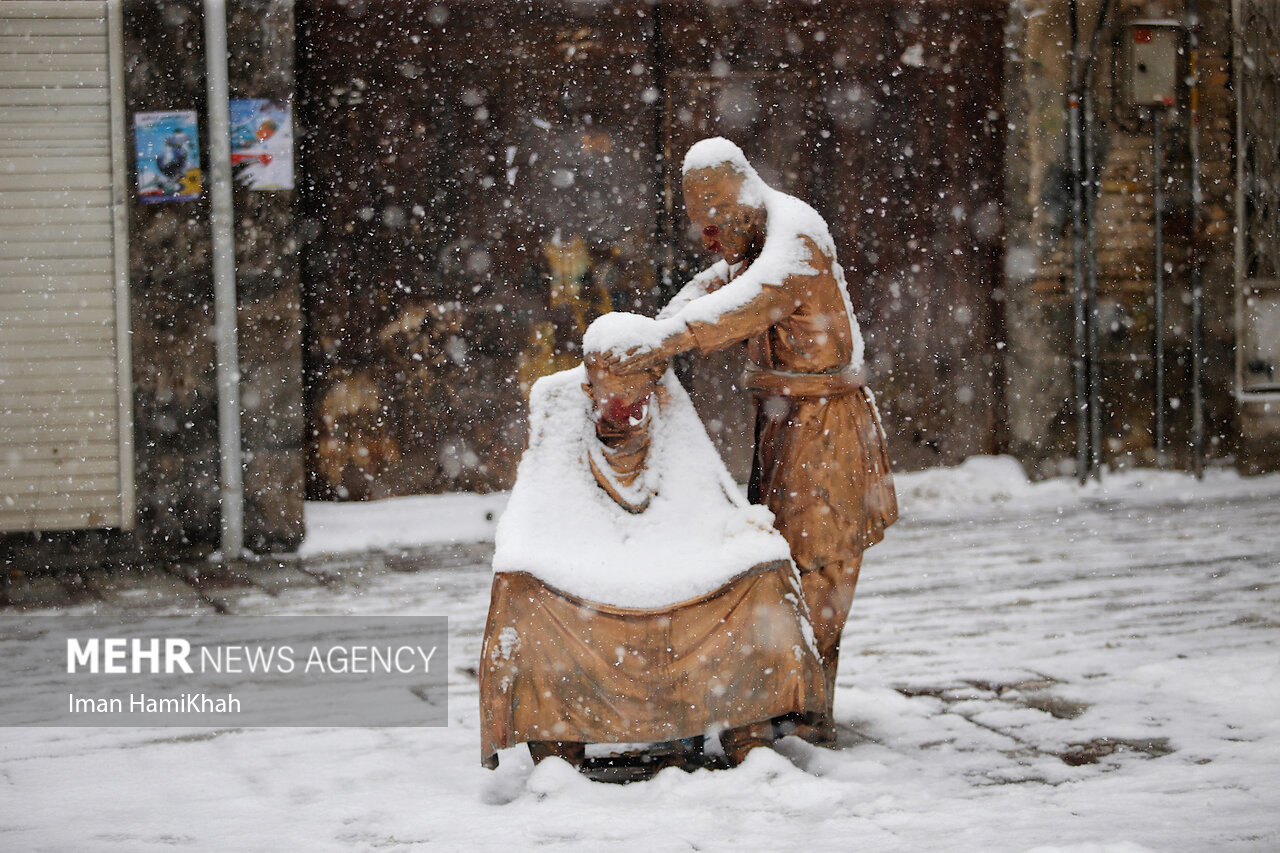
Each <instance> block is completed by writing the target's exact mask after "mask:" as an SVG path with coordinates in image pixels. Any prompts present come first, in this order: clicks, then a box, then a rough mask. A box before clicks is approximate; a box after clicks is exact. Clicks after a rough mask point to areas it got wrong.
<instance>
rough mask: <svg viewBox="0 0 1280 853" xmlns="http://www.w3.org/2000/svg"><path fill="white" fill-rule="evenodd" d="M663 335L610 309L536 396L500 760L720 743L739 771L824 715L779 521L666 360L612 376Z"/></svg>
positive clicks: (491, 717)
mask: <svg viewBox="0 0 1280 853" xmlns="http://www.w3.org/2000/svg"><path fill="white" fill-rule="evenodd" d="M658 326H659V324H658V323H657V322H656V321H654V320H650V319H647V318H643V317H638V316H635V315H628V314H609V315H606V316H604V317H602V318H600V319H599V320H597V321H596V323H594V324H593V325H592V327H591V328H590V329H589V330H588V332H587V335H586V336H585V339H584V342H583V349H584V354H585V364H584V365H583V366H581V367H578V368H575V369H573V370H568V371H563V372H561V373H557V374H554V375H552V376H548V377H544V378H543V379H541V380H539V381H538V383H537V384H536V385H535V386H534V388H533V392H532V394H531V397H530V437H529V446H528V448H527V449H526V451H525V454H524V456H523V457H522V459H521V462H520V467H519V470H518V473H517V478H516V485H515V488H514V489H513V490H512V494H511V500H510V502H509V504H508V507H507V510H506V512H505V513H504V514H503V517H502V519H501V521H500V523H499V527H498V532H497V537H496V541H495V554H494V578H493V589H492V596H491V599H490V607H489V617H488V623H487V625H486V628H485V640H484V647H483V651H482V655H481V662H480V709H481V729H482V731H481V737H482V744H481V751H482V760H483V762H484V764H485V765H486V766H488V767H494V766H497V763H498V750H500V749H504V748H507V747H511V746H514V745H516V744H519V743H522V742H523V743H527V744H528V745H529V749H530V752H531V753H532V754H533V755H534V757H535V759H541V758H543V757H545V756H547V755H559V756H561V757H563V758H565V759H567V760H569V761H571V762H573V763H575V764H579V765H580V764H582V762H583V761H584V759H585V758H586V755H587V746H588V745H589V744H597V745H610V744H661V743H668V744H669V743H671V742H678V741H683V742H686V743H703V742H705V739H706V738H708V737H712V738H718V742H719V744H720V745H721V746H722V747H723V754H724V756H725V758H724V759H722V760H724V761H726V762H727V763H736V762H737V761H740V760H741V758H742V757H743V756H744V755H745V754H746V752H747V750H748V749H750V748H751V747H752V746H755V745H758V744H760V743H765V742H768V741H770V740H771V739H772V737H773V736H774V734H775V721H777V720H781V719H789V720H791V719H794V720H806V719H814V718H817V717H820V716H821V715H822V714H824V713H825V711H826V708H827V698H826V688H825V684H824V679H823V670H822V663H821V660H820V658H819V656H818V653H817V649H816V647H815V645H814V639H813V633H812V629H811V627H810V625H809V622H808V618H807V615H806V613H805V609H804V608H805V605H804V597H803V594H802V591H801V588H800V581H799V576H798V574H797V572H796V569H795V566H794V564H793V563H792V561H791V559H790V552H789V548H788V546H787V543H786V540H785V539H784V538H783V537H782V536H781V534H779V533H778V532H777V531H776V530H774V528H773V518H772V515H771V514H770V513H769V511H768V510H767V509H765V508H763V507H759V506H753V505H751V504H750V503H748V502H747V500H746V499H745V497H744V496H743V495H742V493H741V491H740V489H739V488H738V486H737V484H735V483H734V482H733V480H732V479H731V478H730V476H729V474H728V472H727V470H726V469H725V467H724V464H723V462H722V461H721V460H720V457H719V456H718V454H717V453H716V451H715V448H714V447H713V446H712V444H711V441H710V439H709V438H708V437H707V435H706V432H705V430H704V429H703V427H702V424H701V422H700V421H699V419H698V417H697V414H696V412H695V411H694V409H693V405H692V403H691V402H690V401H689V398H688V396H687V394H686V393H685V391H684V389H683V388H681V387H680V384H679V383H678V382H677V381H676V380H675V377H674V375H673V374H672V373H670V372H669V371H668V370H667V367H666V364H665V363H662V364H658V365H654V366H651V367H649V368H648V369H645V370H642V371H635V372H631V373H628V374H626V375H620V374H618V373H616V372H613V371H610V370H608V369H607V368H606V363H607V362H608V360H609V359H607V358H606V357H605V356H606V355H607V354H608V353H611V352H612V351H614V350H618V349H621V350H628V351H629V350H632V349H634V347H635V346H638V345H639V346H643V345H644V342H645V340H647V339H650V338H652V337H653V335H654V334H656V331H655V330H657V329H658ZM709 752H711V753H714V752H716V750H714V748H713V749H711V750H709ZM696 763H697V756H691V757H690V760H689V762H688V764H696ZM686 766H688V765H686Z"/></svg>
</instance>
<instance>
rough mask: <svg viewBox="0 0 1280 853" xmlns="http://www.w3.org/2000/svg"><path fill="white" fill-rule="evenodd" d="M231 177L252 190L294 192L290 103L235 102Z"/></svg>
mask: <svg viewBox="0 0 1280 853" xmlns="http://www.w3.org/2000/svg"><path fill="white" fill-rule="evenodd" d="M231 174H232V175H233V176H234V179H235V182H236V183H237V184H239V185H240V186H243V187H248V188H249V189H251V190H291V189H293V107H292V105H291V104H290V103H289V102H288V101H271V100H267V99H265V98H244V99H239V98H237V99H233V100H232V101H231Z"/></svg>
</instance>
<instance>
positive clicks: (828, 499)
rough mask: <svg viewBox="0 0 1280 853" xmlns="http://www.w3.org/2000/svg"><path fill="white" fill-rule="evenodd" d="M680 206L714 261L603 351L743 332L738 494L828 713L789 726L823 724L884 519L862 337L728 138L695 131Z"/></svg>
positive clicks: (644, 355)
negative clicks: (657, 331)
mask: <svg viewBox="0 0 1280 853" xmlns="http://www.w3.org/2000/svg"><path fill="white" fill-rule="evenodd" d="M683 190H684V199H685V207H686V209H687V210H688V213H689V218H690V220H692V222H693V223H694V225H695V226H696V227H697V228H698V229H699V230H700V231H701V233H702V245H703V248H705V249H706V250H707V251H709V252H713V253H715V254H718V255H719V256H720V258H721V259H720V260H719V261H718V262H717V263H715V264H713V265H712V266H711V267H709V268H708V269H707V270H705V271H703V272H702V273H700V274H699V275H697V276H695V277H694V278H693V280H691V281H690V282H689V283H688V284H687V285H686V286H685V287H684V288H683V289H682V290H681V291H680V292H679V293H678V294H677V295H676V296H675V298H673V299H672V300H671V302H670V304H668V305H667V307H666V308H665V309H664V310H663V311H662V312H661V314H659V320H660V322H661V323H662V329H661V336H660V340H658V341H657V342H656V343H655V344H654V345H651V346H641V347H636V348H633V349H631V350H629V351H628V352H625V353H622V354H621V355H617V356H614V357H613V359H612V361H611V362H610V363H609V364H608V367H609V368H610V369H611V370H614V371H616V372H619V373H628V372H640V371H648V370H652V369H654V367H655V366H657V365H662V364H665V363H666V362H667V361H668V359H670V358H671V357H672V356H674V355H677V354H679V353H682V352H686V351H689V350H695V349H696V350H698V351H699V352H702V353H709V352H714V351H716V350H719V349H723V348H725V347H728V346H730V345H732V344H735V343H737V342H740V341H746V343H747V353H748V358H749V367H748V369H747V372H746V376H745V378H744V382H745V387H746V388H747V389H748V390H749V391H750V392H751V394H752V395H753V397H754V400H755V406H756V447H755V461H754V465H753V469H752V475H751V485H750V494H749V498H750V500H751V501H752V502H754V503H762V504H764V505H765V506H767V507H768V508H769V509H770V510H771V511H772V512H773V515H774V525H775V527H776V528H777V529H778V531H779V532H781V533H782V535H783V537H784V538H785V539H786V541H787V543H788V544H789V545H790V547H791V555H792V558H793V559H794V560H795V563H796V565H797V567H798V568H799V569H800V576H801V583H802V587H803V591H804V597H805V603H806V605H807V606H808V610H809V615H810V619H811V621H812V624H813V629H814V634H815V637H816V640H817V646H818V651H819V655H820V657H821V660H822V665H823V669H824V675H825V679H826V686H827V717H826V719H825V720H824V721H823V722H822V723H821V724H820V725H817V726H812V727H805V728H804V729H803V730H802V731H801V732H799V733H800V734H802V735H803V736H805V737H807V738H809V739H810V740H813V741H815V742H828V741H830V740H832V738H833V737H834V728H833V726H832V722H831V702H832V697H833V696H834V684H835V675H836V664H837V660H838V656H839V652H840V635H841V633H842V632H843V630H844V624H845V619H846V618H847V616H848V613H849V608H850V605H851V604H852V601H853V593H854V587H855V586H856V585H857V582H858V573H859V569H860V567H861V564H862V552H863V551H864V550H865V549H866V548H867V547H869V546H870V545H873V544H875V543H876V542H879V541H880V540H881V539H882V538H883V536H884V529H885V528H886V527H887V526H888V525H890V524H892V523H893V522H894V521H895V520H896V519H897V512H898V508H897V497H896V495H895V492H894V487H893V479H892V476H891V474H890V472H889V459H888V455H887V452H886V448H885V437H884V430H883V427H882V426H881V424H880V419H879V415H878V413H877V412H876V408H875V401H874V398H873V396H872V394H871V392H870V390H869V389H868V388H867V387H866V384H865V382H864V379H863V373H862V362H863V343H862V335H861V333H860V331H859V329H858V323H857V320H856V319H855V318H854V315H853V310H852V307H851V305H850V302H849V296H848V292H847V287H846V284H845V279H844V271H843V270H842V269H841V267H840V264H839V263H838V262H837V260H836V252H835V244H834V242H833V241H832V238H831V233H830V231H829V230H828V228H827V225H826V223H825V222H824V221H823V219H822V217H821V216H819V215H818V213H817V212H816V211H814V209H813V208H811V207H810V206H809V205H807V204H805V203H804V202H802V201H800V200H799V199H796V198H794V197H792V196H790V195H787V194H785V193H782V192H779V191H777V190H774V189H772V188H771V187H769V186H768V185H767V184H765V182H764V181H763V180H762V179H761V178H760V176H759V175H758V174H757V173H756V171H755V169H754V168H752V167H751V165H750V164H749V163H748V162H747V159H746V157H745V156H744V155H743V153H742V151H741V149H739V148H738V147H737V146H736V145H734V144H733V143H732V142H729V141H728V140H725V139H719V138H716V139H705V140H703V141H701V142H699V143H697V144H696V145H694V146H693V147H692V148H691V149H690V150H689V153H688V155H687V157H686V158H685V161H684V167H683Z"/></svg>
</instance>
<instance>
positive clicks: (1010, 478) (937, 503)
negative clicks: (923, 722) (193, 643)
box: [301, 456, 1280, 557]
mask: <svg viewBox="0 0 1280 853" xmlns="http://www.w3.org/2000/svg"><path fill="white" fill-rule="evenodd" d="M1277 477H1280V475H1273V476H1271V477H1249V478H1246V477H1241V476H1240V475H1239V474H1237V473H1236V472H1234V471H1230V470H1224V469H1210V470H1209V471H1207V472H1206V474H1205V478H1204V479H1203V480H1196V479H1195V478H1194V477H1192V476H1191V475H1190V474H1187V473H1184V472H1181V471H1158V470H1155V469H1151V468H1134V469H1130V470H1128V471H1122V472H1118V473H1108V474H1106V475H1105V476H1104V478H1103V480H1102V482H1101V483H1097V482H1090V483H1089V484H1088V485H1085V486H1080V485H1078V484H1077V483H1076V481H1075V480H1074V478H1071V477H1055V478H1053V479H1050V480H1042V481H1040V482H1032V481H1031V480H1029V479H1028V478H1027V475H1026V474H1025V473H1024V472H1023V470H1022V466H1021V465H1020V464H1019V463H1018V461H1017V460H1016V459H1014V458H1013V457H1011V456H973V457H970V458H969V459H967V460H965V461H964V462H963V463H961V464H960V465H957V466H954V467H951V468H930V469H928V470H925V471H911V472H906V473H895V474H894V483H895V485H896V487H897V490H898V503H899V505H900V515H901V516H902V517H904V518H906V517H917V518H924V519H931V518H939V517H954V516H958V515H966V514H968V515H974V514H977V515H982V514H988V513H991V512H997V511H1000V510H1001V509H1002V508H1007V507H1010V506H1019V507H1027V508H1039V509H1060V510H1065V509H1069V508H1072V507H1077V508H1078V507H1082V506H1088V505H1094V506H1096V505H1103V504H1107V503H1113V502H1116V501H1125V502H1129V503H1133V504H1139V503H1150V502H1159V501H1178V502H1184V503H1186V502H1191V501H1196V500H1205V499H1211V498H1217V497H1221V496H1223V495H1229V494H1235V493H1238V492H1241V491H1242V490H1243V491H1246V492H1247V491H1249V490H1250V489H1251V488H1252V487H1251V485H1250V484H1256V485H1257V486H1258V487H1259V488H1266V487H1267V484H1268V483H1274V482H1276V481H1277ZM508 497H509V493H507V492H498V493H494V494H488V495H473V494H464V493H457V494H446V495H419V496H414V497H407V498H390V499H387V500H381V501H368V502H353V503H320V502H308V503H307V510H306V513H307V514H306V520H307V536H306V540H305V541H304V542H303V544H302V548H301V553H302V555H303V556H307V557H314V556H316V555H322V554H339V553H349V552H359V551H375V550H394V549H397V548H413V547H417V546H424V545H439V544H447V543H472V542H492V541H493V538H494V532H495V530H496V529H497V526H498V520H499V518H500V517H501V515H502V513H503V511H504V510H505V509H506V505H507V500H508Z"/></svg>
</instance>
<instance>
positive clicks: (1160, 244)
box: [1151, 107, 1165, 468]
mask: <svg viewBox="0 0 1280 853" xmlns="http://www.w3.org/2000/svg"><path fill="white" fill-rule="evenodd" d="M1160 113H1161V108H1160V107H1152V108H1151V151H1152V158H1151V164H1152V183H1153V185H1154V187H1155V242H1156V275H1155V303H1156V305H1155V310H1156V319H1155V380H1156V401H1155V416H1156V464H1157V465H1159V466H1160V467H1162V468H1163V467H1164V402H1165V401H1164V187H1163V186H1162V182H1163V178H1162V177H1161V174H1160V153H1161V152H1160Z"/></svg>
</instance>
